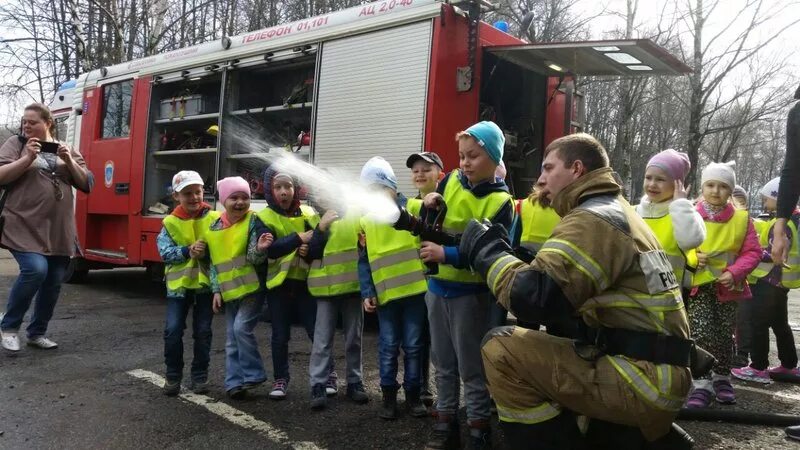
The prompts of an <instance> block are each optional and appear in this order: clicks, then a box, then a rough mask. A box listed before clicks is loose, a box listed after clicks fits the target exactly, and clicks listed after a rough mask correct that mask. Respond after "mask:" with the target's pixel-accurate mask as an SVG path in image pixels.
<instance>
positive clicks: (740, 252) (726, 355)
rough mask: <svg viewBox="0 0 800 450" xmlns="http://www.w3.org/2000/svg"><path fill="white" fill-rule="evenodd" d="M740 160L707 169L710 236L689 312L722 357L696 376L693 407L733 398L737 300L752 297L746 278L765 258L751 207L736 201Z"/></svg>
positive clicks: (706, 344)
mask: <svg viewBox="0 0 800 450" xmlns="http://www.w3.org/2000/svg"><path fill="white" fill-rule="evenodd" d="M733 167H734V163H733V162H730V163H725V164H720V163H711V164H709V165H708V166H707V167H706V168H705V169H704V170H703V175H702V195H703V199H702V200H701V201H700V202H699V203H698V204H697V206H696V209H697V212H699V213H700V216H702V217H703V220H704V221H705V224H706V240H705V241H704V242H703V244H702V245H700V247H699V248H698V250H697V258H698V268H697V272H695V274H694V277H693V282H692V285H693V288H692V294H691V296H690V298H689V300H688V302H687V312H688V315H689V324H690V328H691V332H692V338H693V339H694V340H695V342H696V343H697V345H698V346H700V347H702V348H704V349H706V350H708V351H709V352H710V353H711V354H712V355H714V357H715V358H716V359H717V361H716V363H715V364H714V366H713V367H712V372H711V374H710V375H707V376H705V377H704V378H703V379H698V380H694V382H693V390H692V393H691V394H690V396H689V399H688V401H687V402H686V407H688V408H705V407H707V406H708V405H709V404H710V403H711V401H712V400H713V399H714V398H716V400H717V402H718V403H721V404H732V403H735V402H736V395H735V393H734V390H733V386H732V385H731V381H730V371H731V365H732V364H733V347H734V342H733V332H734V327H735V324H736V303H737V302H736V301H734V300H743V301H749V300H747V299H746V298H745V297H746V291H745V288H746V287H747V286H746V284H745V283H746V280H745V278H746V277H747V275H749V274H750V272H752V271H753V269H755V267H756V266H757V265H758V262H759V261H760V260H761V246H760V245H759V244H758V237H757V236H756V232H755V229H754V228H753V221H752V220H751V219H750V216H749V215H748V213H747V211H744V210H737V209H736V208H735V207H734V206H733V205H732V204H730V202H729V200H730V196H731V192H732V191H733V188H734V186H736V174H735V173H734V170H733Z"/></svg>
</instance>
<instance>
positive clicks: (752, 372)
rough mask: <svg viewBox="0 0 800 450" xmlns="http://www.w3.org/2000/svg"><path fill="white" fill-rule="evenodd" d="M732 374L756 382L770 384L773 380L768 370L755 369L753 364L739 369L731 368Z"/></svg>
mask: <svg viewBox="0 0 800 450" xmlns="http://www.w3.org/2000/svg"><path fill="white" fill-rule="evenodd" d="M731 375H733V376H734V377H736V378H738V379H740V380H745V381H755V382H756V383H763V384H770V383H772V380H770V379H769V372H767V371H766V370H758V369H754V368H753V367H751V366H745V367H740V368H738V369H731Z"/></svg>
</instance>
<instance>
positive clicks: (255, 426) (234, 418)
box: [127, 369, 321, 450]
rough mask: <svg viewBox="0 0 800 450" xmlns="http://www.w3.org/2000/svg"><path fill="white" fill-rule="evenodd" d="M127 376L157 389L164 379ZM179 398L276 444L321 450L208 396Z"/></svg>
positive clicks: (147, 374) (148, 374)
mask: <svg viewBox="0 0 800 450" xmlns="http://www.w3.org/2000/svg"><path fill="white" fill-rule="evenodd" d="M127 374H128V375H130V376H132V377H134V378H138V379H140V380H144V381H147V382H150V383H152V384H154V385H156V386H158V387H159V388H160V387H163V386H164V378H163V377H162V376H160V375H157V374H155V373H153V372H150V371H149V370H142V369H135V370H131V371H128V372H127ZM179 397H180V398H181V399H183V400H185V401H187V402H189V403H194V404H195V405H199V406H202V407H203V408H206V409H207V410H209V411H210V412H212V413H214V414H216V415H218V416H220V417H222V418H223V419H225V420H227V421H228V422H231V423H233V424H235V425H238V426H240V427H242V428H246V429H248V430H253V431H255V432H257V433H259V434H261V435H263V436H264V437H266V438H267V439H269V440H271V441H273V442H275V443H277V444H282V445H286V444H289V445H291V446H292V448H296V449H302V450H321V448H320V447H317V445H316V444H314V443H313V442H292V441H291V439H289V435H287V434H286V433H284V432H283V431H281V430H279V429H277V428H275V427H273V426H272V425H270V424H268V423H267V422H262V421H260V420H258V419H256V418H255V417H253V416H251V415H250V414H247V413H245V412H243V411H240V410H238V409H236V408H234V407H232V406H230V405H227V404H225V403H222V402H220V401H218V400H216V399H214V398H211V397H209V396H206V395H198V394H194V393H192V392H181V393H180V394H179Z"/></svg>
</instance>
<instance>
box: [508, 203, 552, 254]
mask: <svg viewBox="0 0 800 450" xmlns="http://www.w3.org/2000/svg"><path fill="white" fill-rule="evenodd" d="M517 202H518V203H517V204H518V211H519V218H520V222H521V223H522V230H521V231H522V234H521V235H520V240H519V245H520V246H521V247H524V248H527V249H528V250H530V251H532V252H534V253H536V252H538V251H539V250H540V249H541V248H542V245H544V242H545V241H546V240H547V239H548V238H549V237H550V235H551V234H553V228H555V227H556V225H558V223H559V222H561V216H559V215H558V214H557V213H556V210H555V209H553V208H549V207H548V208H546V207H544V206H542V205H541V203H539V202H538V201H537V202H532V201H530V200H529V199H526V198H525V199H521V200H518V201H517Z"/></svg>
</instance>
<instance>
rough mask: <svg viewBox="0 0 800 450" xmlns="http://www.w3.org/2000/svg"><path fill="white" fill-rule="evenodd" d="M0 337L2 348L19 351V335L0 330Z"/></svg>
mask: <svg viewBox="0 0 800 450" xmlns="http://www.w3.org/2000/svg"><path fill="white" fill-rule="evenodd" d="M0 337H2V341H3V343H2V345H3V348H4V349H6V350H8V351H10V352H18V351H19V335H18V334H17V333H11V332H8V333H4V332H2V331H0Z"/></svg>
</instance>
